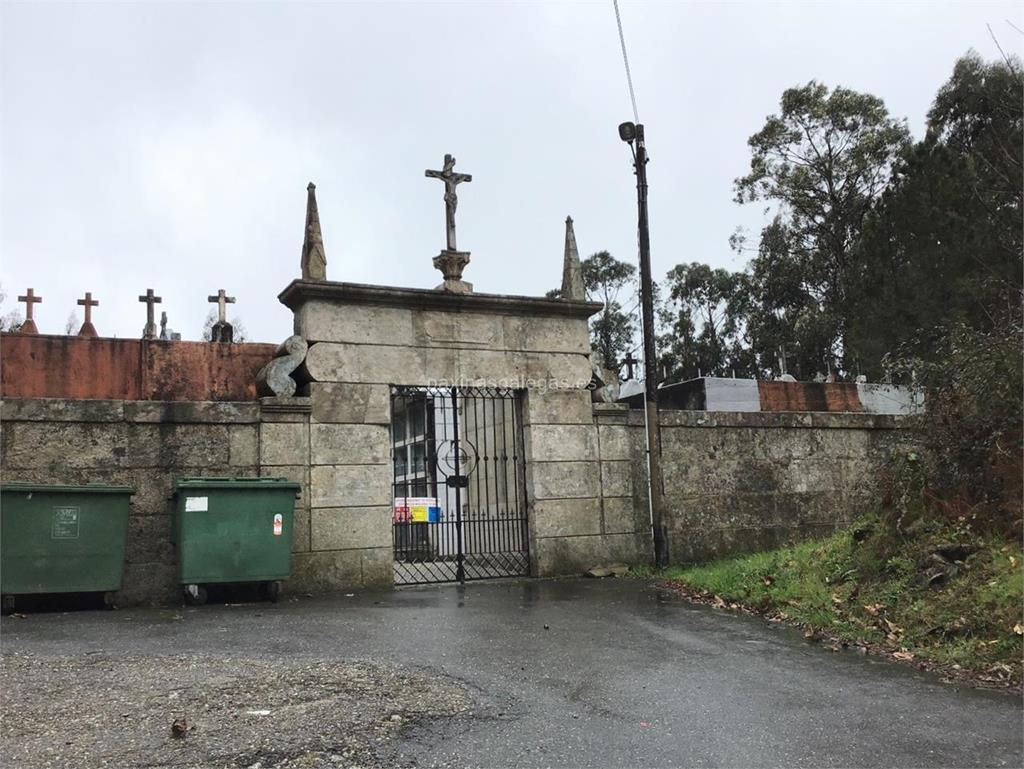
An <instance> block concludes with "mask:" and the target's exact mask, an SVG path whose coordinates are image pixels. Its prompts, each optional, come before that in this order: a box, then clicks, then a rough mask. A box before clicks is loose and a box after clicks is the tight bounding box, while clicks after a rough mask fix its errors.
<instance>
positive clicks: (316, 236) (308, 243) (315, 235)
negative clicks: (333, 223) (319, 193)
mask: <svg viewBox="0 0 1024 769" xmlns="http://www.w3.org/2000/svg"><path fill="white" fill-rule="evenodd" d="M306 193H307V194H306V235H305V237H304V239H303V241H302V279H303V280H327V254H326V253H325V252H324V236H323V233H321V231H320V211H319V210H318V209H317V207H316V185H315V184H313V182H310V183H309V185H308V186H307V187H306Z"/></svg>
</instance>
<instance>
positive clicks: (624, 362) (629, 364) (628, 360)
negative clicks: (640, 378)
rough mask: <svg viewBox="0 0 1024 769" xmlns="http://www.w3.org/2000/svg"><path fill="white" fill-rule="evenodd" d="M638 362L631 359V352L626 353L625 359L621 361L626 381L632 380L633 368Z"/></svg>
mask: <svg viewBox="0 0 1024 769" xmlns="http://www.w3.org/2000/svg"><path fill="white" fill-rule="evenodd" d="M639 362H640V361H638V360H637V359H636V358H634V357H633V351H632V350H630V351H629V352H627V353H626V357H625V358H623V359H622V365H623V366H625V367H626V379H627V380H630V379H633V378H634V376H635V372H634V371H633V367H634V366H635V365H636V364H637V363H639Z"/></svg>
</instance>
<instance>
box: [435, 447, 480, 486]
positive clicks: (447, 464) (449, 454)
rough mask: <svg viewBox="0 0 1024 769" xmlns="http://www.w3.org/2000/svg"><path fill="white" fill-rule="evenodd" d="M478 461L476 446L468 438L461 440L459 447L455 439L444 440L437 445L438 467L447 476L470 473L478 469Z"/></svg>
mask: <svg viewBox="0 0 1024 769" xmlns="http://www.w3.org/2000/svg"><path fill="white" fill-rule="evenodd" d="M476 462H477V455H476V446H474V445H473V444H472V443H470V442H469V441H467V440H461V441H459V446H458V448H457V449H456V447H455V441H451V440H445V441H442V442H441V443H439V444H438V446H437V468H438V470H440V471H441V474H442V475H443V476H445V477H446V478H447V477H448V476H451V475H456V474H458V475H469V474H470V473H471V472H473V470H475V469H476ZM456 467H457V468H458V473H456Z"/></svg>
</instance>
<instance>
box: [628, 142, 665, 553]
mask: <svg viewBox="0 0 1024 769" xmlns="http://www.w3.org/2000/svg"><path fill="white" fill-rule="evenodd" d="M619 138H620V139H622V141H624V142H626V143H627V144H629V148H630V150H631V151H632V153H633V168H634V170H635V173H636V203H637V213H638V217H637V218H638V230H639V236H640V307H641V312H642V317H643V337H644V385H645V387H644V390H645V394H644V401H645V417H646V423H647V473H648V478H649V479H650V487H649V493H650V505H651V527H652V529H653V532H654V565H655V566H656V567H658V568H659V569H663V568H665V567H666V566H668V554H669V547H668V529H667V527H666V525H665V486H664V483H663V476H662V472H661V430H660V429H659V426H658V372H657V359H656V351H655V348H654V289H653V286H652V282H651V236H650V231H649V230H648V226H647V146H646V145H645V144H644V127H643V125H640V124H634V123H623V124H622V125H620V126H619Z"/></svg>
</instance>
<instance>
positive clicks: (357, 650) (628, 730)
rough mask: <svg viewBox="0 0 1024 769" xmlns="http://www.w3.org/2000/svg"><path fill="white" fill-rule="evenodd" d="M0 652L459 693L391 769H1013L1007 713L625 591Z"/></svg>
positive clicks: (291, 608) (246, 617)
mask: <svg viewBox="0 0 1024 769" xmlns="http://www.w3.org/2000/svg"><path fill="white" fill-rule="evenodd" d="M0 628H2V635H3V645H4V648H5V649H15V650H31V651H33V652H34V653H36V654H54V655H75V654H86V653H88V652H96V651H103V652H106V653H118V652H124V653H135V654H146V655H150V654H152V655H162V654H168V655H170V654H182V653H188V654H191V653H208V654H211V655H218V654H230V655H239V654H243V655H244V654H249V655H252V656H253V657H260V658H264V657H267V656H270V657H273V656H275V655H281V656H290V657H299V658H310V659H349V660H351V659H356V660H376V661H382V662H386V663H393V664H399V665H404V666H407V667H409V668H412V669H415V670H418V671H422V672H427V673H436V674H443V675H447V676H450V677H453V678H456V679H458V680H459V681H461V682H463V683H464V684H465V685H467V686H468V687H469V688H470V690H471V691H472V693H473V695H474V696H475V698H476V700H477V703H478V705H477V706H476V707H475V708H474V710H473V714H472V715H471V716H460V717H456V718H454V719H451V720H440V721H438V722H437V723H419V724H414V725H410V726H409V727H407V728H406V729H405V730H404V732H403V737H402V739H400V740H399V741H397V742H394V743H392V744H391V745H390V746H389V747H388V748H386V750H388V751H389V754H388V756H389V758H390V759H391V760H393V761H394V762H395V763H415V764H417V765H420V766H449V765H450V766H484V767H513V766H514V767H533V766H536V767H541V766H544V767H637V766H644V767H670V766H673V767H674V766H680V767H682V766H686V767H776V766H778V767H783V766H786V767H789V766H793V767H803V766H807V767H833V766H834V767H850V766H857V767H890V766H894V767H918V766H920V767H925V766H928V767H933V766H934V767H940V766H942V767H967V766H1021V765H1024V744H1022V741H1024V729H1022V710H1021V703H1020V699H1019V697H1017V696H1016V695H1012V694H1005V693H993V692H982V691H975V690H969V689H957V688H954V687H952V686H949V685H946V684H941V683H939V682H938V681H937V679H935V678H934V677H932V676H930V675H926V674H923V673H918V672H916V671H914V670H912V669H910V668H906V667H903V666H899V665H895V664H893V663H890V662H887V661H884V660H879V659H872V658H870V657H863V656H859V655H856V654H853V653H839V654H837V653H833V652H829V651H827V650H825V649H822V648H820V647H818V646H814V645H809V644H807V643H805V642H804V641H803V640H802V638H801V637H800V636H799V635H798V634H796V633H794V632H792V631H789V630H785V629H782V628H779V627H778V626H772V625H767V624H765V623H764V622H762V621H761V620H758V619H756V618H752V617H746V616H741V615H733V614H730V613H727V612H723V611H718V610H715V609H711V608H708V607H703V606H693V605H690V604H687V603H685V602H682V601H680V600H678V599H675V598H666V597H664V596H661V595H660V594H659V592H658V591H657V590H655V589H653V588H650V587H648V586H646V585H645V584H644V583H642V582H638V581H631V580H563V581H530V580H525V581H518V582H502V583H471V584H469V585H467V586H466V587H465V588H460V587H457V586H440V587H423V588H414V589H409V588H407V589H402V590H396V591H392V592H382V593H358V594H356V595H354V596H353V597H332V598H315V599H314V598H303V599H300V600H295V601H285V600H283V601H282V603H280V604H278V605H269V604H246V605H240V606H230V605H220V606H218V605H210V606H205V607H201V608H189V609H131V610H121V611H117V612H101V611H100V612H76V613H68V614H56V613H54V614H32V615H29V616H28V617H27V618H25V619H18V618H5V619H4V620H3V623H2V626H0Z"/></svg>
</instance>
